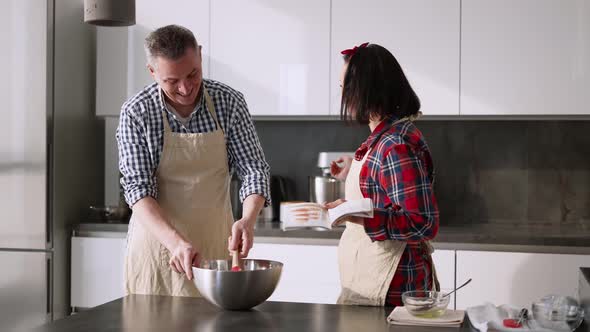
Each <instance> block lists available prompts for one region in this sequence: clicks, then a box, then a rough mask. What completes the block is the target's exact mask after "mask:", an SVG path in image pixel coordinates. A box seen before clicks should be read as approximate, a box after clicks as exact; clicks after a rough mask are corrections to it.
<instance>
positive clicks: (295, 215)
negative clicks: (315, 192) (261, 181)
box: [280, 198, 373, 230]
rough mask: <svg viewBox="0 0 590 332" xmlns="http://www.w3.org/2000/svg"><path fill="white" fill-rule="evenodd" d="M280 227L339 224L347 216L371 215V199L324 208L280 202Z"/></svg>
mask: <svg viewBox="0 0 590 332" xmlns="http://www.w3.org/2000/svg"><path fill="white" fill-rule="evenodd" d="M280 213H281V221H282V225H281V228H282V229H283V230H288V229H296V228H305V227H323V228H327V229H332V227H337V226H341V225H343V224H344V222H345V221H346V219H347V217H351V216H358V217H365V218H372V217H373V201H372V200H371V199H370V198H363V199H355V200H350V201H346V202H344V203H342V204H340V205H338V206H337V207H335V208H333V209H329V210H328V209H325V208H324V207H323V206H322V205H321V204H318V203H306V202H303V203H295V202H293V203H290V202H284V203H282V204H281V211H280Z"/></svg>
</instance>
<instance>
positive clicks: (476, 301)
mask: <svg viewBox="0 0 590 332" xmlns="http://www.w3.org/2000/svg"><path fill="white" fill-rule="evenodd" d="M581 266H590V256H588V255H562V254H533V253H510V252H492V251H490V252H482V251H457V283H461V282H462V281H463V280H467V279H469V278H473V281H472V282H471V284H470V285H469V286H466V287H465V288H463V289H461V290H460V291H458V292H457V293H456V294H457V297H456V301H457V309H465V308H467V307H470V306H474V305H480V304H483V303H484V302H491V303H493V304H495V305H501V304H512V305H516V306H522V307H530V305H531V303H532V302H533V301H535V300H538V299H540V298H541V297H543V296H544V295H547V294H561V295H569V296H574V297H575V296H576V294H577V292H576V287H577V285H578V279H577V278H578V274H579V268H580V267H581Z"/></svg>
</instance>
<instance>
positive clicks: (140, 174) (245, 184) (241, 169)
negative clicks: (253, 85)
mask: <svg viewBox="0 0 590 332" xmlns="http://www.w3.org/2000/svg"><path fill="white" fill-rule="evenodd" d="M203 84H204V86H205V88H206V89H207V91H208V92H209V95H211V99H212V101H213V105H214V106H215V112H216V114H217V119H218V120H219V123H220V125H221V129H223V132H224V134H225V140H226V146H227V155H228V164H229V165H228V166H229V170H230V172H232V173H233V172H234V171H235V172H237V174H238V176H239V177H240V178H241V179H242V188H241V189H240V198H241V200H244V199H245V198H246V197H247V196H249V195H251V194H259V195H262V196H264V197H265V198H266V204H267V205H268V204H269V203H270V190H269V178H270V167H269V166H268V164H267V162H266V161H265V159H264V153H263V152H262V148H261V146H260V142H259V141H258V136H257V135H256V130H255V128H254V124H253V123H252V118H251V117H250V113H249V112H248V107H247V105H246V101H245V100H244V96H243V95H242V94H241V93H240V92H238V91H236V90H234V89H232V88H230V87H229V86H227V85H225V84H223V83H220V82H216V81H213V80H208V79H203ZM201 95H202V94H201ZM162 110H164V111H165V112H166V116H167V118H168V122H169V123H170V128H171V129H172V131H173V132H177V133H204V132H210V131H213V130H215V129H216V125H215V120H213V117H212V116H211V114H210V113H209V111H208V110H207V106H206V103H205V101H204V98H203V97H201V99H200V101H199V102H198V103H197V107H196V108H195V111H194V112H193V113H191V115H190V117H189V120H188V123H187V124H186V125H183V124H182V123H181V122H180V121H179V119H177V117H176V116H175V115H174V114H173V113H172V112H170V111H169V110H168V109H167V108H166V107H165V106H164V103H163V100H162V97H161V93H160V88H159V86H158V84H157V83H153V84H151V85H148V86H146V87H145V88H144V89H143V90H142V91H140V92H139V93H137V94H136V95H135V96H133V97H131V98H130V99H129V100H128V101H127V102H125V104H123V107H122V108H121V116H120V118H119V127H118V128H117V135H116V136H117V144H118V147H119V170H120V172H121V174H122V178H121V184H122V185H123V188H124V189H125V200H126V201H127V203H128V204H129V206H133V204H135V203H136V202H137V201H138V200H140V199H141V198H143V197H146V196H152V197H154V198H157V197H158V185H157V182H156V176H155V174H156V170H157V168H158V164H159V162H160V155H161V154H162V146H163V143H164V122H163V119H162Z"/></svg>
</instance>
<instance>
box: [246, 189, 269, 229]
mask: <svg viewBox="0 0 590 332" xmlns="http://www.w3.org/2000/svg"><path fill="white" fill-rule="evenodd" d="M265 201H266V199H265V198H264V197H263V196H261V195H258V194H253V195H250V196H248V197H246V199H244V202H243V203H242V206H243V208H242V219H246V220H249V221H251V222H253V223H254V222H256V217H258V215H259V214H260V210H262V208H263V207H264V202H265Z"/></svg>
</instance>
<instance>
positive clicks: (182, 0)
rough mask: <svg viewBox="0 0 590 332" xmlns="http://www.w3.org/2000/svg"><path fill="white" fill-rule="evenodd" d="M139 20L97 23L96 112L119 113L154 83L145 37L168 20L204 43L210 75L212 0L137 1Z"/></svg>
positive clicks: (206, 66)
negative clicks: (108, 24) (109, 24)
mask: <svg viewBox="0 0 590 332" xmlns="http://www.w3.org/2000/svg"><path fill="white" fill-rule="evenodd" d="M135 10H136V15H135V19H136V24H135V25H133V26H130V27H97V37H96V45H97V46H96V114H97V115H107V116H109V115H111V116H118V115H119V113H120V111H121V106H122V105H123V103H124V102H125V101H126V100H127V99H128V98H129V97H131V96H133V95H134V94H136V93H137V92H139V90H141V89H142V88H143V87H145V86H146V85H148V84H151V83H153V82H154V81H153V79H152V77H151V76H150V74H149V71H148V69H147V67H146V64H147V60H146V55H145V51H144V47H143V43H144V40H145V37H146V36H147V35H148V34H149V33H150V32H151V31H153V30H155V29H157V28H160V27H162V26H165V25H168V24H178V25H182V26H184V27H186V28H188V29H189V30H191V31H192V32H193V34H194V35H195V37H196V38H197V42H198V43H199V45H201V46H203V53H202V55H203V76H205V77H207V76H208V75H209V48H210V47H209V44H210V43H209V0H170V1H167V2H166V5H165V6H163V5H162V3H161V1H157V0H142V1H137V2H136V5H135Z"/></svg>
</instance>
